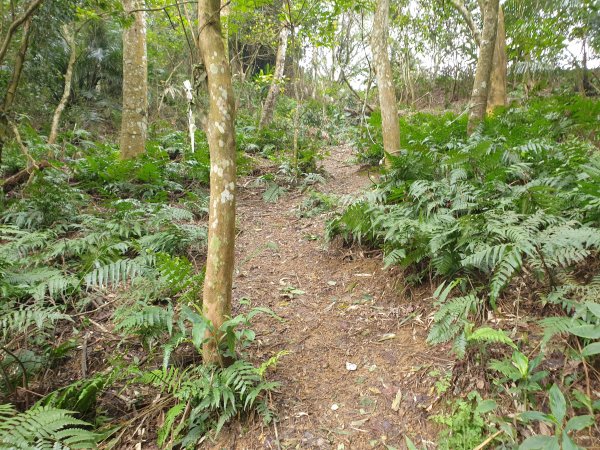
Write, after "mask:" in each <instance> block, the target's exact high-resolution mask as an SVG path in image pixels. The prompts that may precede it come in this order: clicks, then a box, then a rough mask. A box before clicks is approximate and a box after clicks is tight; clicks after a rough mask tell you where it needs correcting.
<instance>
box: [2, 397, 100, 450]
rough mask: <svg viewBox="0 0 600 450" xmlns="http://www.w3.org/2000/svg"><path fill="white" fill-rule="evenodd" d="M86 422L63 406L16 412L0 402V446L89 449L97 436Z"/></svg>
mask: <svg viewBox="0 0 600 450" xmlns="http://www.w3.org/2000/svg"><path fill="white" fill-rule="evenodd" d="M87 427H89V424H88V423H87V422H84V421H83V420H79V419H76V418H75V417H73V413H72V412H70V411H67V410H64V409H57V408H52V407H48V406H38V407H34V408H31V409H29V410H27V411H25V412H24V413H18V412H17V411H16V410H15V409H14V408H13V407H12V405H0V448H3V449H18V450H38V449H48V450H53V449H56V448H61V449H92V448H96V445H97V443H98V441H99V436H98V435H97V434H95V433H93V432H91V431H89V430H88V429H87Z"/></svg>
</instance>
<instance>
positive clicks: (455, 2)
mask: <svg viewBox="0 0 600 450" xmlns="http://www.w3.org/2000/svg"><path fill="white" fill-rule="evenodd" d="M450 3H452V6H454V8H455V9H456V10H457V11H458V12H459V13H460V15H461V16H462V17H463V19H465V22H467V26H468V27H469V30H471V34H472V35H473V39H475V43H476V44H477V46H478V47H479V46H481V32H480V31H479V29H478V28H477V27H476V26H475V21H474V20H473V15H472V14H471V11H469V10H468V9H467V7H466V6H465V4H464V3H463V2H462V1H461V0H450Z"/></svg>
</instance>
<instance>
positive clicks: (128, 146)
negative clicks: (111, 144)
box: [121, 0, 148, 159]
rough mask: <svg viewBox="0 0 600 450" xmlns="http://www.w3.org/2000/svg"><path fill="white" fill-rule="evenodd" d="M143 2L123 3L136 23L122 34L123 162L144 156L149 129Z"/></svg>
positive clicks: (138, 0) (128, 0)
mask: <svg viewBox="0 0 600 450" xmlns="http://www.w3.org/2000/svg"><path fill="white" fill-rule="evenodd" d="M143 8H144V0H123V9H124V10H125V11H126V12H128V13H130V14H131V15H132V16H133V23H132V24H131V25H130V26H128V27H127V28H126V29H125V30H123V113H122V120H121V158H123V159H130V158H134V157H136V156H138V155H140V154H142V153H144V150H145V147H146V134H147V129H148V57H147V54H146V13H145V12H144V11H143Z"/></svg>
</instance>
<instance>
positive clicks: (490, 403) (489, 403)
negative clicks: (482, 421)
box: [475, 400, 498, 414]
mask: <svg viewBox="0 0 600 450" xmlns="http://www.w3.org/2000/svg"><path fill="white" fill-rule="evenodd" d="M497 407H498V403H496V402H495V401H494V400H483V401H481V402H479V404H478V405H477V408H476V409H475V411H477V412H478V413H480V414H485V413H489V412H490V411H493V410H494V409H496V408H497Z"/></svg>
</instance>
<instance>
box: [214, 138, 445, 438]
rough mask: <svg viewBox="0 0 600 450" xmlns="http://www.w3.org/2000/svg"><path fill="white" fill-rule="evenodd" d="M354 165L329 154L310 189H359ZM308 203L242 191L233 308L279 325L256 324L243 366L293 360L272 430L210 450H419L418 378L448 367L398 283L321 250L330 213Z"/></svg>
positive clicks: (424, 393)
mask: <svg viewBox="0 0 600 450" xmlns="http://www.w3.org/2000/svg"><path fill="white" fill-rule="evenodd" d="M352 157H353V155H352V149H351V148H350V147H348V146H338V147H332V148H330V150H329V155H328V156H327V157H326V158H325V160H324V161H323V168H324V170H325V171H326V172H327V174H328V176H327V182H326V183H325V184H322V185H319V186H316V189H317V190H318V191H320V192H323V193H327V194H333V195H344V194H356V193H359V192H360V191H362V190H364V189H365V188H366V187H368V186H369V184H370V180H369V178H368V177H367V176H366V175H365V174H361V173H360V171H359V169H358V167H357V166H356V165H354V164H352V162H351V160H352ZM240 185H241V186H250V185H251V179H246V180H244V179H242V180H240ZM307 196H308V194H302V193H300V192H299V191H297V190H296V191H291V192H289V193H287V194H286V195H285V196H284V197H282V198H280V199H279V201H278V202H277V203H265V202H264V201H263V199H262V191H261V190H260V189H256V188H248V187H242V188H241V189H240V195H239V200H238V226H239V228H240V232H239V234H238V238H237V250H236V252H237V253H236V261H237V266H236V274H235V280H234V297H235V302H234V304H237V300H239V299H240V298H248V299H250V300H251V304H252V306H266V307H269V308H271V309H272V310H273V311H275V313H276V314H278V315H279V316H280V317H282V318H283V319H284V321H283V322H280V321H277V320H275V319H272V318H266V317H265V316H259V317H260V319H257V320H256V321H255V325H254V329H255V331H256V333H257V343H258V346H257V347H258V348H256V347H255V348H254V349H253V350H252V353H251V358H253V359H257V360H260V361H264V360H266V359H268V358H270V357H271V356H273V355H275V354H276V353H277V352H279V351H281V350H287V351H289V352H290V354H289V355H288V356H285V357H283V358H282V359H281V361H280V363H279V364H278V366H277V368H276V370H274V371H272V372H271V373H270V376H269V378H270V379H273V380H276V381H278V382H280V383H281V387H280V389H279V393H278V394H276V395H275V396H274V405H275V406H276V409H277V411H278V414H279V422H278V423H277V424H276V427H274V426H272V425H271V426H269V427H265V426H263V425H262V423H261V422H260V421H259V420H255V421H253V422H251V424H250V429H245V430H242V429H241V428H240V427H239V426H238V427H233V428H237V429H236V430H234V429H232V430H230V433H229V435H228V436H223V439H224V440H221V441H220V442H219V443H218V445H217V446H216V447H215V448H228V449H233V448H236V449H258V448H267V449H268V448H272V449H279V448H280V449H289V448H325V449H328V448H333V449H342V448H345V449H349V448H351V449H370V448H384V449H385V448H405V446H404V435H405V434H407V435H409V436H410V437H411V438H413V440H415V442H421V439H427V438H428V437H431V436H432V435H433V425H432V424H431V422H430V421H428V420H427V416H428V414H429V410H431V409H432V405H433V406H434V407H435V404H436V394H435V392H434V389H433V383H434V382H435V378H434V377H430V376H427V373H429V372H431V371H433V370H435V369H437V370H438V371H439V370H440V369H442V368H444V367H447V366H448V364H449V363H450V360H447V359H445V358H443V357H440V356H435V355H433V354H432V352H433V350H432V348H430V347H428V346H427V345H426V343H425V337H426V323H425V322H426V317H425V316H426V313H420V311H419V309H418V308H415V306H414V303H413V302H412V301H411V300H410V299H408V298H405V295H404V294H403V293H402V289H401V288H402V283H401V281H402V279H401V273H399V272H398V271H396V270H392V271H390V270H383V263H382V261H381V258H368V257H365V255H364V254H363V253H362V252H361V251H360V250H357V249H347V248H346V249H345V248H342V247H341V246H340V245H339V244H335V243H332V244H327V243H325V242H324V240H323V235H324V223H325V221H326V220H327V213H324V214H320V215H316V216H314V217H307V218H301V217H299V215H298V213H297V211H298V210H297V208H298V206H299V205H301V204H302V201H303V200H304V199H305V198H307ZM396 285H397V286H396ZM294 290H298V291H295V292H296V293H294ZM417 295H418V294H417ZM418 303H420V302H418ZM415 319H416V320H415ZM420 319H422V320H420ZM442 356H443V355H442ZM347 363H349V365H348V367H347ZM353 365H356V369H355V370H349V369H353V368H354V366H353ZM397 399H399V400H400V401H399V405H396V404H394V405H393V403H395V402H394V401H395V400H397ZM387 446H390V447H387Z"/></svg>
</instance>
